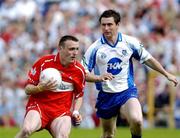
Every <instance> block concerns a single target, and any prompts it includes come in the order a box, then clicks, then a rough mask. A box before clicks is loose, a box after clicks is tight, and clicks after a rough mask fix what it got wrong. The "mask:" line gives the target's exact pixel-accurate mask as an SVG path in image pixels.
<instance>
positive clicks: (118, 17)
mask: <svg viewBox="0 0 180 138" xmlns="http://www.w3.org/2000/svg"><path fill="white" fill-rule="evenodd" d="M109 17H113V18H114V22H115V23H116V24H118V23H119V22H120V21H121V15H120V13H119V12H117V11H115V10H112V9H110V10H106V11H104V12H103V13H102V14H101V16H100V17H99V23H101V19H102V18H109Z"/></svg>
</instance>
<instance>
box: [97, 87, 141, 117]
mask: <svg viewBox="0 0 180 138" xmlns="http://www.w3.org/2000/svg"><path fill="white" fill-rule="evenodd" d="M137 97H138V92H137V88H136V87H133V88H129V89H127V90H124V91H122V92H119V93H107V92H103V91H100V92H99V94H98V98H97V102H96V109H97V112H96V114H97V116H98V117H100V118H104V119H109V118H111V117H114V116H117V115H118V113H119V110H120V107H121V106H122V105H123V104H125V103H126V101H127V100H128V99H130V98H137Z"/></svg>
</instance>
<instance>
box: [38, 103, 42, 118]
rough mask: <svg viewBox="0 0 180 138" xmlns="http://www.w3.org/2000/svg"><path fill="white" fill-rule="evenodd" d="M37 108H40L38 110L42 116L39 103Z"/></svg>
mask: <svg viewBox="0 0 180 138" xmlns="http://www.w3.org/2000/svg"><path fill="white" fill-rule="evenodd" d="M37 108H38V110H39V113H40V116H41V117H42V113H41V109H40V107H39V105H38V104H37Z"/></svg>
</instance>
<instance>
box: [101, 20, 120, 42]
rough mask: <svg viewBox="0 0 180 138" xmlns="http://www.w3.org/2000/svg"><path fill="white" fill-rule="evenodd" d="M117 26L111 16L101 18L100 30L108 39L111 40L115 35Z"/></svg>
mask: <svg viewBox="0 0 180 138" xmlns="http://www.w3.org/2000/svg"><path fill="white" fill-rule="evenodd" d="M118 27H119V24H116V23H115V22H114V18H113V17H109V18H104V17H103V18H101V30H102V33H103V34H104V36H105V37H106V38H107V39H108V40H112V39H113V37H116V35H117V32H118Z"/></svg>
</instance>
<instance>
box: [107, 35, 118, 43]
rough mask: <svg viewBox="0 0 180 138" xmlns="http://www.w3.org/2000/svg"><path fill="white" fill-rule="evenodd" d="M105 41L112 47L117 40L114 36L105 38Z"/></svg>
mask: <svg viewBox="0 0 180 138" xmlns="http://www.w3.org/2000/svg"><path fill="white" fill-rule="evenodd" d="M106 39H107V41H108V42H109V43H110V44H112V45H114V44H115V43H116V41H117V39H118V35H114V36H112V37H109V38H106Z"/></svg>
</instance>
